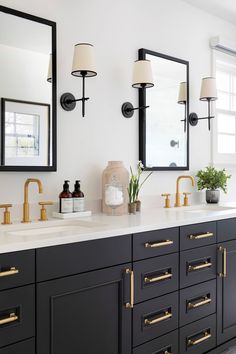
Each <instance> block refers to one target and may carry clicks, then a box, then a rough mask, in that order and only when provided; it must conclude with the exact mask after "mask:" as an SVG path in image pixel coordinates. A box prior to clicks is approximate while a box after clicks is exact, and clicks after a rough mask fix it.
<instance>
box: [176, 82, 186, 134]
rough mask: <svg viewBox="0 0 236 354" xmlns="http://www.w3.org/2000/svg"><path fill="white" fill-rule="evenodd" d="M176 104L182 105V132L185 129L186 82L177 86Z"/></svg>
mask: <svg viewBox="0 0 236 354" xmlns="http://www.w3.org/2000/svg"><path fill="white" fill-rule="evenodd" d="M178 103H179V104H184V119H183V120H181V122H184V132H186V129H187V82H186V81H184V82H181V83H180V85H179V97H178Z"/></svg>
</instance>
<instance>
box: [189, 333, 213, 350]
mask: <svg viewBox="0 0 236 354" xmlns="http://www.w3.org/2000/svg"><path fill="white" fill-rule="evenodd" d="M209 338H211V334H210V333H208V332H205V333H204V336H203V337H201V338H199V339H196V340H193V339H189V340H188V346H189V347H191V346H193V345H197V344H200V343H202V342H205V341H206V340H208V339H209Z"/></svg>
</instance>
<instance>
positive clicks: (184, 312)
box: [180, 280, 216, 326]
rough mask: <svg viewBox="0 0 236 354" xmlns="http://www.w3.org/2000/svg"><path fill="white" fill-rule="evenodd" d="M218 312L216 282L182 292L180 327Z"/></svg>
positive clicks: (212, 281)
mask: <svg viewBox="0 0 236 354" xmlns="http://www.w3.org/2000/svg"><path fill="white" fill-rule="evenodd" d="M215 312H216V280H211V281H208V282H206V283H202V284H198V285H195V286H191V287H190V288H187V289H184V290H181V291H180V326H185V325H186V324H188V323H191V322H194V321H197V320H199V319H201V318H203V317H206V316H209V315H211V314H213V313H215Z"/></svg>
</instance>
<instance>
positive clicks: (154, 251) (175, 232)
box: [133, 228, 179, 261]
mask: <svg viewBox="0 0 236 354" xmlns="http://www.w3.org/2000/svg"><path fill="white" fill-rule="evenodd" d="M178 250H179V229H178V228H171V229H164V230H157V231H148V232H141V233H138V234H134V237H133V252H134V255H133V257H134V260H135V261H137V260H139V259H145V258H150V257H155V256H161V255H163V254H168V253H174V252H178Z"/></svg>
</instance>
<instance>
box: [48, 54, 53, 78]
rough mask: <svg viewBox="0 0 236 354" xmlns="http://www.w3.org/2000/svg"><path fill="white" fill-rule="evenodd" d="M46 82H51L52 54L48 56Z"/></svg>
mask: <svg viewBox="0 0 236 354" xmlns="http://www.w3.org/2000/svg"><path fill="white" fill-rule="evenodd" d="M47 82H50V83H51V82H52V54H50V56H49V63H48V76H47Z"/></svg>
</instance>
